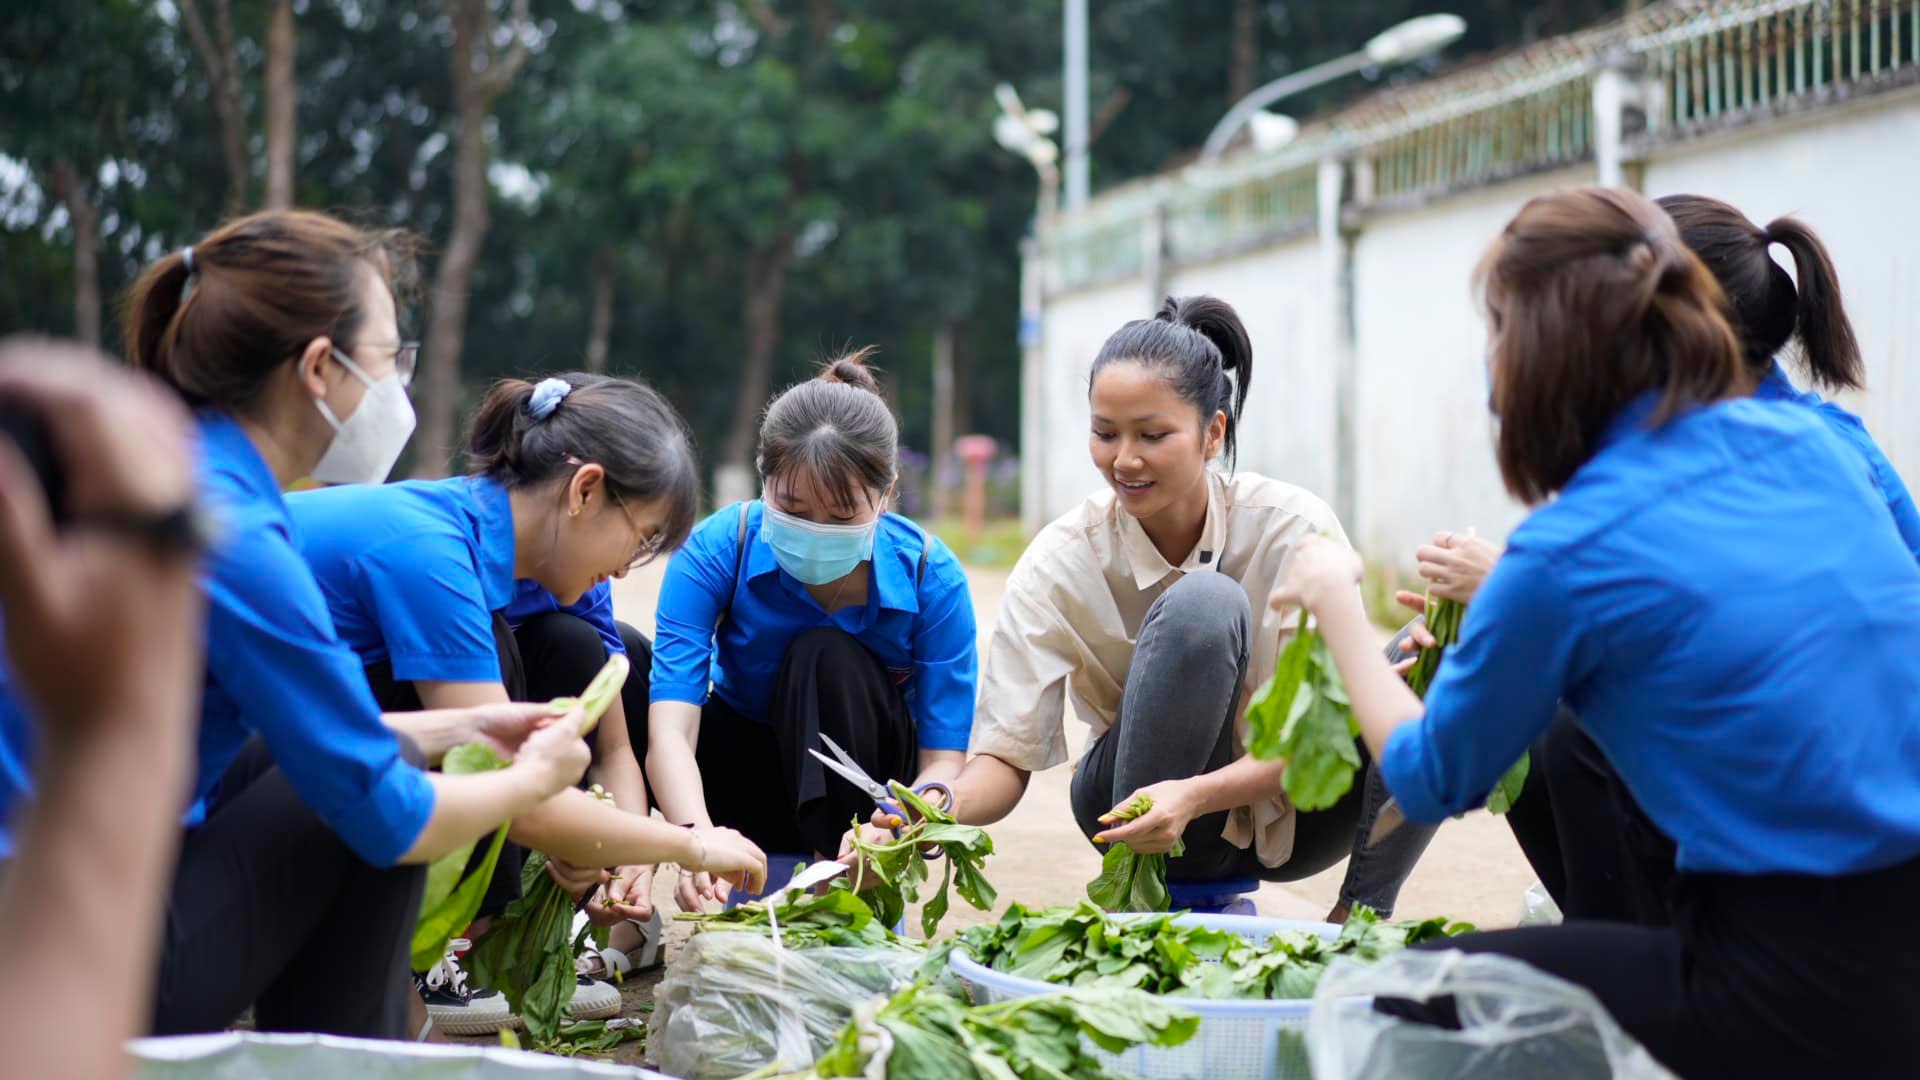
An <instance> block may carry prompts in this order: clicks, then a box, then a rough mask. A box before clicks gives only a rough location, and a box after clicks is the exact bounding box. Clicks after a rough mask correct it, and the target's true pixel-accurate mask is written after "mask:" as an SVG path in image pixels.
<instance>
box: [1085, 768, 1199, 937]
mask: <svg viewBox="0 0 1920 1080" xmlns="http://www.w3.org/2000/svg"><path fill="white" fill-rule="evenodd" d="M1169 788H1171V789H1173V790H1172V791H1171V794H1172V795H1173V796H1174V797H1175V798H1176V799H1178V797H1179V789H1178V788H1177V787H1176V786H1175V782H1172V781H1169V782H1166V783H1160V784H1154V785H1152V786H1151V787H1147V788H1144V789H1142V790H1140V791H1137V792H1135V793H1134V796H1133V798H1131V799H1128V800H1127V801H1126V802H1124V803H1121V804H1120V805H1119V806H1117V807H1115V808H1114V809H1112V810H1111V811H1109V812H1107V813H1106V814H1103V815H1101V818H1100V820H1101V821H1103V822H1105V821H1122V822H1128V823H1129V825H1123V826H1121V827H1120V828H1119V829H1109V830H1108V831H1106V832H1104V833H1101V834H1100V835H1099V836H1096V837H1094V838H1093V842H1094V843H1096V844H1102V843H1109V842H1111V843H1112V844H1113V846H1112V847H1110V848H1108V849H1107V853H1106V855H1105V856H1103V857H1102V858H1101V860H1100V876H1099V877H1097V878H1094V879H1093V880H1092V881H1089V882H1087V899H1089V900H1092V901H1093V902H1094V903H1096V904H1098V905H1100V906H1101V907H1102V908H1104V909H1105V910H1107V911H1165V910H1167V907H1168V905H1169V904H1170V903H1171V902H1172V901H1171V898H1170V897H1169V896H1168V895H1167V859H1168V858H1169V857H1178V856H1180V855H1183V854H1185V853H1186V844H1185V843H1183V842H1182V841H1181V839H1180V836H1179V833H1180V832H1185V831H1186V827H1187V821H1188V820H1189V818H1190V816H1191V815H1184V814H1175V815H1173V816H1174V817H1178V819H1179V831H1178V832H1176V833H1175V834H1174V837H1173V843H1172V845H1171V846H1169V847H1168V848H1166V849H1165V850H1164V851H1155V852H1136V851H1135V850H1134V849H1133V848H1132V847H1130V846H1129V845H1128V843H1127V842H1126V839H1125V837H1123V836H1121V835H1120V834H1121V833H1122V832H1124V831H1125V830H1126V829H1127V828H1129V827H1130V825H1131V823H1135V822H1140V821H1147V820H1149V819H1151V818H1153V817H1154V815H1155V813H1156V812H1157V810H1158V807H1157V806H1156V804H1155V802H1154V796H1153V794H1152V793H1153V792H1154V791H1163V792H1166V791H1167V790H1168V789H1169ZM1163 820H1166V819H1163Z"/></svg>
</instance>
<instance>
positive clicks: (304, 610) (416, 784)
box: [0, 411, 434, 866]
mask: <svg viewBox="0 0 1920 1080" xmlns="http://www.w3.org/2000/svg"><path fill="white" fill-rule="evenodd" d="M197 420H198V427H199V431H200V439H201V445H200V453H201V457H200V461H199V474H198V475H199V491H200V498H201V500H202V502H203V503H204V505H205V506H206V507H207V509H208V511H209V512H210V513H211V514H213V515H214V518H215V520H216V522H217V523H218V528H219V539H218V542H217V543H216V545H215V547H214V549H213V551H211V552H210V553H209V554H208V556H207V559H206V563H205V566H204V567H203V568H202V571H201V580H202V586H203V588H204V589H205V591H206V594H207V622H206V639H207V651H206V664H207V683H206V691H205V693H204V695H203V697H202V700H201V707H200V730H199V736H198V740H197V742H198V750H199V767H198V772H197V774H196V775H195V778H194V787H193V793H192V800H191V804H190V807H189V809H188V811H187V816H186V823H187V825H188V826H190V827H191V826H194V825H198V824H199V823H201V822H202V821H204V820H205V818H206V812H207V808H208V807H209V805H210V804H211V803H212V802H213V800H214V798H215V797H216V796H217V794H218V789H219V783H220V777H221V775H222V774H223V773H224V772H225V771H226V768H227V766H228V765H229V764H230V763H231V762H232V761H233V759H234V756H235V755H236V754H238V753H239V752H240V748H241V746H242V745H243V744H244V743H245V742H246V740H247V739H248V737H250V736H251V735H253V734H254V733H259V734H260V735H261V736H263V737H264V738H265V739H266V743H267V747H268V749H269V750H271V751H272V753H273V758H274V762H275V763H276V764H277V765H278V766H279V767H280V770H281V772H283V773H284V774H285V775H286V777H287V780H288V782H289V783H291V784H292V785H293V789H294V790H295V791H296V792H297V793H299V795H300V797H301V799H302V800H304V801H305V802H306V804H307V805H308V806H309V807H311V808H312V809H313V810H314V812H315V813H317V814H319V815H320V818H321V819H322V820H323V821H325V822H326V823H327V824H328V826H330V827H331V828H332V829H333V830H334V831H335V832H336V833H338V834H339V835H340V838H341V839H342V840H343V841H345V842H346V844H347V845H348V846H349V847H351V848H352V849H353V850H354V852H355V853H356V854H358V855H359V856H360V857H361V858H363V859H365V860H366V861H367V862H368V863H370V864H372V865H374V866H391V865H392V864H393V863H395V862H396V861H398V860H399V858H400V856H401V855H403V854H405V853H406V851H407V850H408V849H409V848H411V847H412V846H413V844H414V841H415V840H417V839H418V838H419V835H420V831H421V830H422V829H423V828H425V827H426V823H427V820H428V819H429V818H430V817H432V815H433V806H434V794H433V787H432V784H431V782H430V781H429V780H428V779H427V776H426V774H425V773H423V772H421V771H420V770H419V769H416V768H414V767H413V766H412V765H409V764H408V763H407V762H406V761H405V760H404V759H402V758H401V756H400V744H399V741H398V738H397V737H396V736H395V735H394V733H393V732H392V730H390V729H389V728H388V727H387V726H386V724H385V723H384V722H382V720H381V717H380V708H379V706H378V705H376V704H375V703H374V700H373V695H372V693H371V691H369V690H368V688H367V680H366V676H365V674H364V672H363V671H362V669H361V664H360V661H359V658H358V657H356V656H355V655H354V654H353V652H352V651H351V650H350V649H348V648H347V647H346V646H345V645H344V644H342V643H341V641H340V638H339V635H337V634H336V633H335V632H334V625H333V620H332V618H331V617H330V616H329V615H328V613H327V605H326V601H325V600H324V599H323V598H322V597H321V595H320V588H319V586H318V585H317V584H316V583H315V581H314V577H313V572H312V571H311V570H309V569H308V567H307V563H306V561H305V560H303V559H302V558H301V557H300V553H299V551H298V550H297V548H296V546H295V542H296V538H295V535H294V530H293V524H292V522H291V521H290V520H289V519H288V516H287V505H286V503H285V502H284V501H283V500H282V498H281V494H280V488H279V484H278V483H277V482H276V481H275V480H274V477H273V473H272V472H271V470H269V469H268V468H267V463H266V461H265V460H263V459H262V458H261V457H260V454H259V452H258V451H257V450H255V449H254V446H253V443H252V442H251V441H250V440H249V439H248V438H247V435H246V433H245V432H244V431H242V430H241V429H240V427H239V425H237V424H235V423H234V422H233V421H232V420H231V419H229V418H227V417H226V416H225V415H223V414H221V413H218V412H211V411H209V412H203V413H201V414H200V415H199V416H198V418H197ZM4 683H5V679H4V675H3V674H0V700H4V702H5V704H4V706H0V743H4V750H3V751H0V762H4V764H5V767H4V768H0V782H3V783H4V784H5V785H6V787H7V790H6V791H4V792H0V796H3V797H4V798H5V800H6V805H7V806H9V807H14V806H16V798H17V797H18V796H20V795H22V794H24V793H25V792H26V790H27V789H26V761H27V759H28V754H29V746H28V742H27V735H28V733H29V729H28V727H27V725H26V722H25V717H24V715H23V713H22V709H21V706H20V704H19V702H18V701H16V700H15V699H14V695H13V694H12V693H10V692H8V691H7V688H6V687H5V685H4ZM9 848H10V845H9Z"/></svg>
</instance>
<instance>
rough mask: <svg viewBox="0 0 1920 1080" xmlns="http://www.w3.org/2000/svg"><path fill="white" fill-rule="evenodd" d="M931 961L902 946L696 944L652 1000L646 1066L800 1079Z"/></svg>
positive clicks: (714, 938) (710, 1077)
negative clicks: (771, 1071) (774, 1072)
mask: <svg viewBox="0 0 1920 1080" xmlns="http://www.w3.org/2000/svg"><path fill="white" fill-rule="evenodd" d="M925 960H926V954H925V953H923V952H922V951H921V950H919V949H915V948H911V947H905V946H880V947H874V948H857V949H843V948H817V949H798V950H796V949H783V948H780V947H779V946H776V945H775V944H774V943H773V941H772V939H771V938H768V937H765V936H763V935H761V934H755V933H747V932H740V931H707V932H704V933H699V934H695V935H694V936H693V937H692V939H691V940H689V941H688V942H687V944H686V945H685V946H684V947H682V948H681V949H680V950H679V951H678V952H677V953H676V954H675V955H674V958H673V962H672V963H671V964H669V965H668V967H667V974H666V977H665V978H664V979H662V980H661V982H660V985H659V986H658V987H657V988H656V989H655V990H654V1011H653V1018H652V1020H651V1021H650V1022H649V1024H648V1028H647V1054H648V1061H649V1062H650V1063H651V1064H654V1065H656V1066H657V1067H659V1068H660V1069H661V1070H662V1071H664V1072H666V1073H669V1074H671V1075H673V1076H679V1077H688V1078H693V1080H720V1078H730V1077H736V1076H741V1075H743V1074H745V1073H750V1072H753V1071H754V1070H755V1069H760V1068H764V1067H766V1066H768V1065H772V1064H774V1063H776V1062H778V1063H780V1064H781V1066H782V1068H783V1069H791V1070H798V1069H804V1068H806V1067H807V1066H808V1065H811V1064H812V1063H813V1060H814V1059H815V1058H817V1057H819V1056H820V1055H821V1054H822V1053H823V1052H825V1050H826V1049H827V1047H828V1045H829V1044H831V1043H832V1041H833V1038H834V1036H836V1035H838V1034H839V1033H840V1029H841V1028H843V1027H845V1026H846V1024H847V1021H848V1020H851V1019H852V1018H853V1010H854V1007H855V1006H857V1005H859V1004H861V1003H862V1002H865V1001H868V1000H870V999H872V998H874V997H876V996H886V995H890V994H892V993H893V992H894V991H896V990H899V989H900V988H901V987H903V986H906V985H907V984H908V983H910V982H912V981H913V976H914V972H915V971H916V970H918V968H919V967H920V965H921V963H922V962H924V961H925Z"/></svg>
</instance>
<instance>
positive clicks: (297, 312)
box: [125, 210, 412, 411]
mask: <svg viewBox="0 0 1920 1080" xmlns="http://www.w3.org/2000/svg"><path fill="white" fill-rule="evenodd" d="M189 252H191V255H190V256H189ZM411 253H412V244H411V243H410V242H409V240H408V238H407V237H406V236H405V234H403V233H399V232H396V231H387V230H381V231H369V230H364V229H359V228H355V227H354V226H352V225H349V224H347V223H346V222H344V221H341V220H339V219H337V218H333V217H329V216H327V215H326V214H318V213H314V212H313V211H310V210H269V211H265V212H262V213H257V214H249V215H247V216H246V217H242V218H237V219H235V220H233V221H229V222H227V223H226V224H224V225H222V226H220V227H219V228H217V229H215V230H214V231H212V232H211V233H208V234H207V235H206V236H205V237H203V238H201V240H200V241H199V242H198V243H195V244H194V245H193V246H192V247H191V248H188V249H185V250H182V251H175V252H172V253H171V254H168V255H165V256H163V257H162V258H161V259H160V260H159V261H157V262H155V263H154V264H153V265H151V266H149V267H147V269H146V271H145V272H144V273H142V274H141V275H140V278H139V280H138V281H136V282H134V284H133V288H132V289H131V290H130V291H129V292H128V293H127V301H126V319H125V322H126V327H127V331H126V334H127V337H126V348H127V363H128V364H129V365H131V366H133V367H136V368H144V369H146V370H148V371H151V372H153V373H154V374H155V375H158V376H159V377H160V378H161V379H163V380H165V381H166V382H167V383H168V384H169V385H171V386H172V387H173V388H174V389H175V390H177V391H179V392H180V394H181V396H183V397H185V398H186V399H187V401H188V402H190V403H192V404H194V405H214V406H218V407H220V408H223V409H227V410H230V411H243V410H245V409H246V408H248V407H249V406H251V405H252V404H253V402H254V401H255V399H256V398H258V397H259V395H260V392H261V390H262V389H263V388H264V387H265V386H266V383H267V378H268V377H269V376H270V375H272V374H273V372H274V371H276V370H278V368H279V366H280V365H281V364H283V363H285V362H287V361H288V360H291V359H293V358H294V357H295V356H297V355H299V354H300V353H301V352H302V351H303V350H305V349H306V347H307V343H308V342H311V341H312V340H313V339H315V338H318V337H328V338H332V339H333V341H334V342H335V344H337V345H338V346H339V347H340V350H341V351H342V352H347V351H350V350H351V349H352V346H353V341H354V335H355V334H356V333H358V332H359V329H360V323H361V320H362V319H363V318H364V313H363V312H362V311H361V310H360V306H361V305H360V297H361V291H362V289H364V288H365V284H366V278H365V275H366V274H368V273H374V274H378V275H379V276H380V280H381V281H383V282H385V283H386V285H387V286H388V288H392V287H393V286H394V283H395V280H396V277H404V276H405V275H406V274H407V273H408V272H409V271H410V270H411V260H410V256H411Z"/></svg>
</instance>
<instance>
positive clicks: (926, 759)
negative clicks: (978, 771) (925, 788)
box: [913, 750, 967, 787]
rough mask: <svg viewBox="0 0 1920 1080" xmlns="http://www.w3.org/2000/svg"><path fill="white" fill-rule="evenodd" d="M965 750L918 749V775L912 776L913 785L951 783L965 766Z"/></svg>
mask: <svg viewBox="0 0 1920 1080" xmlns="http://www.w3.org/2000/svg"><path fill="white" fill-rule="evenodd" d="M966 764H967V752H966V751H965V750H922V751H920V775H919V776H916V777H914V778H913V786H914V787H919V786H920V785H921V784H933V783H941V784H949V785H950V784H951V783H952V781H953V779H954V778H955V777H957V776H959V775H960V771H961V770H962V769H964V768H965V767H966Z"/></svg>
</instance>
